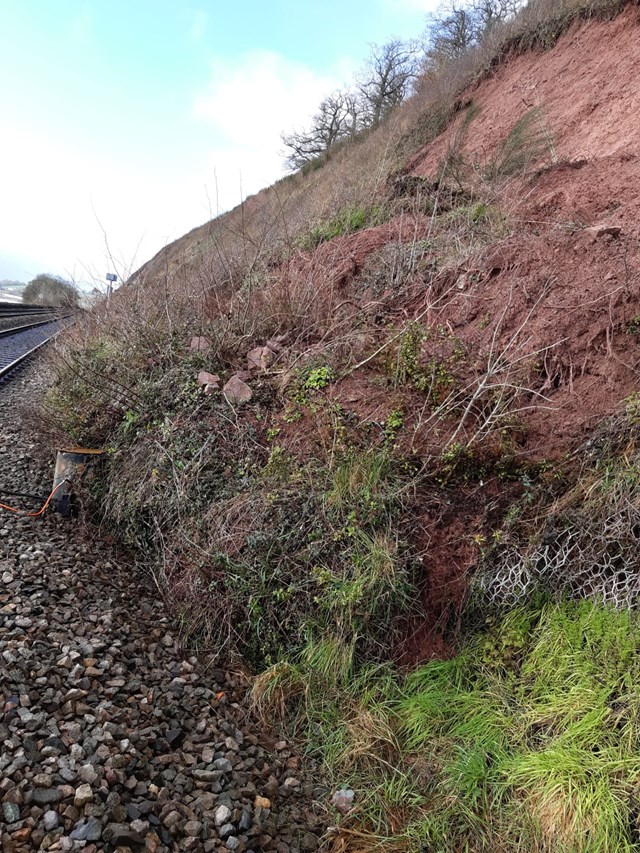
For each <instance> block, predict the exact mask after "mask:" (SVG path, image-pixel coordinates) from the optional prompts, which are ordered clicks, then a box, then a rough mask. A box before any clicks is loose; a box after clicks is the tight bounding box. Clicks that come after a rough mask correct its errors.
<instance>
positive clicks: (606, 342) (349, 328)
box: [167, 6, 640, 663]
mask: <svg viewBox="0 0 640 853" xmlns="http://www.w3.org/2000/svg"><path fill="white" fill-rule="evenodd" d="M639 67H640V12H639V10H638V8H637V7H636V6H630V7H629V8H628V9H627V10H626V11H625V12H624V13H623V14H621V15H620V16H618V17H617V18H616V19H615V20H613V21H609V22H602V21H595V20H593V21H588V22H577V23H576V24H575V25H574V26H573V27H572V28H571V29H570V30H569V31H568V32H567V33H566V34H565V35H564V36H563V37H562V38H561V39H560V40H559V41H558V43H557V44H556V46H555V47H554V48H553V49H551V50H548V51H546V52H530V53H526V54H523V55H517V56H513V57H511V58H509V59H508V60H506V61H504V62H503V63H502V64H501V65H499V66H498V67H497V68H496V69H494V70H493V71H492V72H491V74H490V75H489V76H487V77H485V79H483V80H482V81H481V82H480V83H479V84H477V85H476V86H474V87H473V88H472V89H470V90H469V91H467V92H466V93H465V94H464V95H463V97H462V98H461V99H460V102H461V103H463V104H473V106H474V109H475V111H476V115H475V117H473V118H472V120H470V121H469V122H468V127H467V128H466V131H465V133H464V134H463V132H462V131H463V122H464V121H465V116H466V117H467V119H468V115H469V114H468V112H467V111H464V110H463V111H461V112H460V115H459V117H458V118H456V119H455V121H453V122H452V124H451V125H450V126H449V128H448V129H447V130H446V131H445V133H443V134H442V135H441V136H440V137H438V138H437V139H436V140H435V141H434V142H431V143H429V144H428V145H425V146H424V147H423V148H422V149H421V150H420V151H418V152H417V153H416V155H415V156H413V157H412V158H411V160H410V161H409V162H408V163H407V164H406V166H405V169H404V173H405V174H406V175H409V176H414V177H416V178H424V179H428V181H429V182H430V185H431V186H432V187H436V186H437V184H438V178H439V176H440V174H441V169H442V163H443V161H444V160H445V159H446V157H447V155H448V154H449V153H450V152H451V151H452V147H453V146H456V145H459V152H458V153H459V154H460V155H461V157H462V160H463V161H464V163H466V173H465V177H464V180H465V181H466V185H465V186H464V187H463V196H464V198H465V199H466V202H467V204H468V205H473V204H478V203H483V204H487V205H488V206H489V208H490V209H491V210H493V211H499V213H500V222H499V227H498V226H495V227H493V226H492V224H491V222H490V223H489V225H488V226H487V228H485V233H484V234H483V235H482V239H476V238H474V240H472V241H470V240H467V236H468V235H465V234H462V237H460V236H459V235H454V236H455V239H452V238H448V237H447V233H446V228H447V227H448V226H447V224H446V221H445V224H444V226H443V225H441V223H440V220H441V217H432V216H431V214H430V213H428V214H427V213H425V212H424V211H423V212H422V213H421V212H419V208H418V207H416V206H415V205H414V206H413V207H412V205H411V203H407V204H406V206H405V210H404V212H402V205H400V206H399V207H398V208H397V210H398V213H397V215H394V216H393V217H392V219H391V221H389V222H387V223H385V224H384V225H380V226H377V227H375V228H370V229H366V230H363V231H360V232H359V233H356V234H352V235H349V236H343V237H338V238H336V239H334V240H331V241H330V242H327V243H323V244H321V245H320V246H319V247H318V248H317V249H315V250H314V251H306V252H304V251H300V250H299V249H296V250H294V251H290V252H289V253H288V257H287V260H286V261H285V262H279V263H277V264H275V265H273V266H272V267H271V269H270V273H269V280H268V282H267V283H266V284H265V285H264V289H263V291H262V294H261V297H260V298H261V299H264V301H265V304H266V303H267V301H268V300H269V299H270V298H271V297H272V296H273V294H274V293H281V294H282V298H283V300H285V301H286V302H287V305H288V306H289V307H290V306H291V305H295V306H296V310H297V311H298V313H299V315H300V317H301V318H303V319H305V320H306V321H307V325H308V328H312V329H313V332H312V333H308V332H304V333H303V332H300V335H299V337H298V338H296V339H295V340H293V341H292V344H293V350H294V352H297V355H296V357H295V358H296V363H297V364H299V363H301V362H303V361H304V360H305V359H306V360H308V359H311V358H313V357H314V356H316V355H319V354H323V353H324V354H326V353H331V352H339V353H341V354H342V355H343V356H344V354H345V353H347V352H348V353H349V360H350V363H351V364H352V365H359V364H362V366H361V367H358V368H357V369H355V370H351V372H349V374H348V375H346V376H345V377H344V378H342V379H340V380H338V381H336V382H334V383H333V384H332V385H331V387H330V388H329V389H328V390H327V392H326V394H327V395H328V397H329V398H330V399H331V400H332V401H333V402H336V403H339V404H340V406H341V407H342V409H343V410H344V411H346V412H348V413H351V414H352V415H354V416H355V418H356V420H357V421H358V422H360V424H364V425H365V426H366V425H370V426H371V428H372V429H376V428H378V429H382V428H383V426H384V421H385V420H386V418H387V417H388V415H389V413H390V412H391V411H393V410H398V409H402V411H403V416H404V429H403V431H402V435H401V436H400V437H398V439H397V441H398V444H399V448H400V450H402V451H405V452H414V453H416V454H417V455H418V456H425V455H429V454H434V455H437V454H438V453H439V452H441V450H442V447H443V445H445V444H446V442H447V441H448V440H449V439H451V437H452V434H453V433H452V432H451V430H453V429H454V427H453V426H452V427H451V430H450V431H448V432H447V429H446V428H445V429H444V432H443V433H441V434H438V435H436V434H435V433H434V430H433V424H432V423H431V422H430V421H429V419H428V417H425V405H424V393H422V392H420V391H418V390H416V389H415V388H411V387H410V383H409V384H405V385H404V386H402V387H398V386H397V385H396V386H392V385H391V384H390V382H389V376H388V372H387V373H386V374H385V369H384V358H385V355H384V353H383V354H382V355H380V356H379V357H371V356H372V353H374V352H375V350H376V348H377V347H379V346H380V345H381V342H382V343H383V342H384V340H385V339H388V338H389V335H390V334H393V331H394V330H401V329H402V328H403V326H404V325H405V324H406V323H407V322H408V321H411V320H416V319H417V320H419V321H420V323H422V324H423V325H424V326H425V327H429V328H431V329H441V330H442V329H443V330H445V337H446V338H447V340H445V341H443V340H442V335H440V337H439V338H438V336H436V338H437V340H436V342H435V343H434V340H433V339H431V340H426V341H425V342H423V344H422V351H421V357H422V358H423V359H425V360H427V359H429V358H431V357H438V358H440V359H443V360H445V361H446V360H447V359H449V358H450V356H451V351H450V348H451V347H452V346H458V345H459V346H460V348H461V349H462V351H463V352H464V354H465V357H464V359H462V360H461V361H460V363H459V364H456V365H455V368H453V372H454V373H455V374H456V375H455V379H456V381H457V382H459V383H460V384H461V385H462V386H464V387H468V388H470V389H473V388H474V387H477V386H478V385H479V384H480V383H482V381H483V379H484V378H485V377H486V376H487V369H488V365H489V364H490V363H491V362H492V361H493V362H495V360H496V358H498V357H499V358H500V359H501V360H502V364H503V365H507V367H506V369H505V370H503V373H502V374H501V377H502V378H503V379H504V378H505V377H506V379H507V380H508V381H509V382H512V383H514V384H517V385H518V386H519V388H520V394H519V398H518V399H519V405H518V411H517V418H518V426H517V429H516V430H514V435H513V436H512V439H513V442H514V446H515V447H517V453H518V454H519V456H520V458H521V459H524V460H526V461H529V462H539V461H543V460H545V461H551V462H553V461H555V460H560V459H561V458H562V457H563V456H564V454H566V453H567V452H568V451H570V450H572V449H573V448H575V447H577V446H578V445H579V444H580V443H581V442H582V441H583V440H584V439H585V437H586V436H587V435H588V434H589V432H590V431H591V430H592V429H593V427H594V425H595V424H596V423H597V422H598V421H599V420H601V419H602V418H603V417H605V416H607V415H609V414H612V413H614V412H616V411H619V410H620V409H621V407H623V406H624V400H625V398H627V397H629V395H631V394H633V393H634V392H636V391H638V390H640V373H639V368H640V133H639V129H640V119H639V118H638V117H639V116H640V75H638V73H637V71H638V68H639ZM534 108H538V109H539V119H538V129H539V130H542V131H543V132H544V135H545V138H546V140H547V144H546V150H545V151H544V152H543V153H542V155H540V156H538V157H537V159H536V160H532V161H531V162H529V163H527V164H526V168H524V169H521V170H519V171H518V172H517V173H515V174H511V175H510V176H503V177H502V178H500V179H495V180H493V181H490V180H489V179H487V178H481V177H480V176H481V175H482V173H483V170H484V169H485V167H486V166H487V164H488V163H490V162H491V160H492V158H493V157H494V155H495V153H496V152H497V151H499V150H500V146H501V145H502V143H503V142H504V141H505V140H507V138H508V137H509V134H510V133H511V132H512V131H513V129H514V126H515V125H516V124H517V122H518V121H519V120H520V119H521V118H522V117H523V116H525V115H526V114H527V113H528V112H529V111H531V110H532V109H534ZM478 110H479V111H478ZM260 199H261V196H260V195H258V196H256V197H254V198H253V199H250V200H249V201H248V202H247V204H246V205H245V208H244V210H243V215H244V216H247V217H250V216H251V217H253V218H254V219H256V218H259V216H260ZM437 212H438V211H437ZM207 227H209V226H203V228H201V229H197V230H196V231H194V232H192V235H187V236H186V237H185V238H182V241H179V244H176V246H175V247H174V248H171V247H170V249H171V253H172V254H170V255H167V258H169V260H170V261H171V263H173V264H176V263H177V262H178V261H177V259H178V258H179V257H181V258H183V259H184V258H185V257H187V256H188V255H189V240H190V239H192V240H193V241H194V245H195V244H196V242H197V240H201V239H202V235H203V234H204V233H205V232H204V230H203V229H206V228H207ZM492 227H493V230H492ZM447 240H449V242H448V243H447ZM465 241H466V242H465ZM418 244H421V245H423V247H424V246H427V244H428V246H427V248H423V264H422V266H421V267H416V268H415V269H414V271H413V273H412V276H410V277H409V279H408V280H406V281H404V282H403V286H402V288H401V289H399V290H396V291H394V290H393V289H392V288H389V287H387V288H386V289H385V288H383V289H382V291H381V292H376V291H375V289H372V288H371V276H370V272H371V269H372V268H375V265H376V264H377V263H379V262H380V259H381V258H382V254H383V253H384V252H385V251H386V250H388V251H392V250H394V251H395V250H396V249H401V248H402V246H405V247H411V246H416V245H418ZM445 244H446V245H445ZM431 261H433V262H434V263H433V266H431ZM436 264H437V266H436ZM185 269H186V267H185ZM302 325H303V324H302ZM385 336H386V337H385ZM294 337H295V336H294ZM262 343H264V342H263V341H254V342H253V344H254V346H255V345H256V344H262ZM447 347H449V350H447ZM447 363H448V362H447ZM241 366H242V365H241ZM279 367H280V365H279V364H278V363H276V365H275V366H274V369H273V372H277V371H278V369H279ZM285 386H286V376H285V377H284V381H283V384H282V387H283V388H284V387H285ZM274 423H275V424H276V425H277V426H278V427H279V428H280V429H281V432H280V434H279V439H278V440H279V442H280V443H281V444H282V445H283V446H285V447H288V448H289V449H290V450H292V451H293V452H295V453H297V454H299V455H301V456H304V455H306V454H308V453H313V452H317V451H318V450H319V449H322V446H323V444H324V443H325V441H326V440H328V437H327V436H324V435H323V432H322V430H323V428H324V427H323V426H322V425H321V424H320V423H319V421H318V418H317V417H310V416H309V415H307V414H305V415H304V416H303V417H302V418H301V419H300V420H298V421H295V422H293V423H292V422H290V421H289V420H288V419H286V418H283V417H282V413H280V414H279V415H278V414H276V415H275V420H274ZM471 432H472V430H471ZM467 438H468V435H467ZM517 493H518V487H517V485H510V486H509V487H508V488H507V487H506V486H504V485H499V486H498V485H494V486H491V487H489V488H488V489H485V490H484V491H482V492H481V493H479V492H476V491H474V489H473V488H471V487H466V486H458V487H456V488H455V489H453V488H452V490H451V492H450V494H449V496H448V498H447V499H448V500H450V504H449V505H447V504H446V500H447V499H445V500H443V499H442V496H440V498H438V499H437V500H434V501H431V502H430V500H429V496H425V504H424V511H423V513H422V514H421V515H420V516H419V517H418V518H416V519H415V525H414V530H413V531H412V533H411V538H412V541H413V543H414V545H416V546H417V548H418V550H419V551H420V552H421V553H422V555H423V565H424V578H425V582H424V590H423V602H422V612H421V613H420V614H419V615H418V616H417V617H416V623H415V625H414V626H410V627H409V629H408V631H407V633H408V639H407V640H406V642H405V643H404V644H403V647H402V648H401V649H400V651H399V657H400V660H401V661H402V662H403V663H410V662H413V661H416V660H421V659H424V658H425V657H429V656H431V655H433V654H436V655H444V654H447V653H448V650H449V646H448V644H447V642H446V641H445V639H444V637H445V634H446V633H447V631H449V632H451V628H452V627H454V628H455V622H456V618H457V617H456V613H457V612H458V611H459V608H460V604H461V603H462V601H463V600H464V597H465V594H466V588H467V578H468V574H469V572H470V571H471V570H472V569H473V567H474V566H475V563H476V561H477V558H478V546H477V543H476V542H474V538H477V537H481V536H483V535H490V533H491V530H492V528H493V529H494V525H495V524H496V523H497V522H499V518H500V513H501V512H503V511H504V510H505V508H506V506H507V505H508V502H509V500H511V499H513V498H514V497H515V496H516V495H517Z"/></svg>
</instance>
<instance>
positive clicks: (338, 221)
mask: <svg viewBox="0 0 640 853" xmlns="http://www.w3.org/2000/svg"><path fill="white" fill-rule="evenodd" d="M385 219H386V213H385V210H384V208H383V207H382V206H381V205H369V206H364V205H363V206H357V207H350V208H343V209H342V210H340V211H338V213H336V214H335V216H332V217H331V218H330V219H326V220H324V221H322V222H319V223H318V224H317V225H314V226H313V228H311V230H310V231H308V232H307V233H306V234H303V235H301V237H300V238H299V240H298V243H299V246H300V248H301V249H303V250H309V249H315V248H317V247H318V246H319V245H320V244H321V243H327V242H329V240H333V239H334V238H335V237H344V236H346V235H348V234H354V233H355V232H356V231H361V230H362V229H363V228H372V227H373V226H375V225H380V224H382V223H383V222H384V221H385Z"/></svg>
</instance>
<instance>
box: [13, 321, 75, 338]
mask: <svg viewBox="0 0 640 853" xmlns="http://www.w3.org/2000/svg"><path fill="white" fill-rule="evenodd" d="M58 319H63V318H58V317H56V318H55V320H38V322H37V323H25V325H24V326H12V327H11V328H10V329H0V338H6V337H7V336H8V335H15V333H16V332H24V331H26V330H27V329H35V328H37V327H38V326H46V325H47V323H55V322H56V321H57V320H58Z"/></svg>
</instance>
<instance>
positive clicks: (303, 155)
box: [281, 91, 357, 169]
mask: <svg viewBox="0 0 640 853" xmlns="http://www.w3.org/2000/svg"><path fill="white" fill-rule="evenodd" d="M355 121H357V112H356V106H355V104H354V103H353V100H352V96H351V95H350V94H345V93H344V92H340V91H338V92H334V93H333V94H332V95H329V97H328V98H325V99H324V100H323V101H322V103H321V104H320V106H319V107H318V112H317V113H316V114H315V115H314V117H313V120H312V124H311V127H310V128H309V130H303V131H293V132H292V133H289V134H287V133H283V134H282V137H281V138H282V141H283V142H284V144H285V145H286V146H287V148H288V149H290V152H289V154H288V155H287V164H288V165H289V167H290V168H292V169H299V168H300V167H301V166H303V165H304V164H305V163H308V162H309V161H310V160H314V159H315V158H316V157H319V156H320V155H321V154H324V153H325V152H326V151H328V150H329V149H330V148H331V147H332V146H333V145H335V144H336V142H338V141H340V140H341V139H343V138H344V137H346V136H350V135H352V133H354V122H355Z"/></svg>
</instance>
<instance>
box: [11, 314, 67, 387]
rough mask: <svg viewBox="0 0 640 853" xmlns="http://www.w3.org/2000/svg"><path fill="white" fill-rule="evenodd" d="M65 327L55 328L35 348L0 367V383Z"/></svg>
mask: <svg viewBox="0 0 640 853" xmlns="http://www.w3.org/2000/svg"><path fill="white" fill-rule="evenodd" d="M50 322H54V323H59V322H60V321H57V320H52V321H50ZM38 325H41V324H38ZM67 325H68V324H67ZM67 325H58V328H56V329H55V330H54V331H53V332H52V334H50V335H48V336H47V337H46V338H45V339H44V340H42V341H39V342H38V343H37V344H35V346H32V347H30V348H29V349H28V350H27V351H26V352H23V353H20V354H19V355H18V356H16V358H14V359H12V361H10V362H9V363H8V364H5V365H0V381H3V380H4V379H6V377H7V376H8V375H9V373H11V372H12V371H13V370H15V369H16V367H18V366H19V365H20V364H21V363H22V362H23V361H26V359H28V358H29V356H31V355H33V354H34V353H35V352H37V351H38V350H39V349H40V348H41V347H43V346H44V345H45V344H47V343H49V341H51V340H53V338H55V337H56V335H58V334H60V332H62V331H63V329H65V328H67ZM23 331H25V329H19V330H18V332H23ZM18 332H14V334H18Z"/></svg>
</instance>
